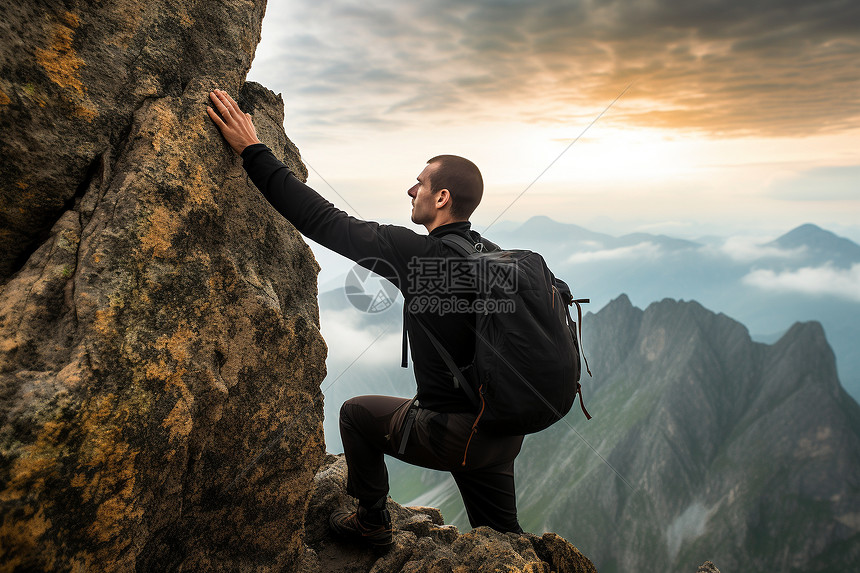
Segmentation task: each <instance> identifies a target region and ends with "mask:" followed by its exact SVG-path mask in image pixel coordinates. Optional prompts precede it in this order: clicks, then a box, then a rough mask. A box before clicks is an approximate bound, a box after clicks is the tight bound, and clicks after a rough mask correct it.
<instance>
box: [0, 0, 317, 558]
mask: <svg viewBox="0 0 860 573" xmlns="http://www.w3.org/2000/svg"><path fill="white" fill-rule="evenodd" d="M263 11H264V2H262V1H248V0H220V1H217V2H213V1H207V2H202V1H201V2H197V1H191V0H189V1H176V0H170V1H167V0H165V1H147V2H139V1H124V0H117V1H109V2H75V1H71V0H70V1H67V2H19V3H12V2H4V3H3V4H2V13H0V50H2V51H0V67H2V75H0V77H2V80H0V129H2V132H3V138H2V143H0V145H2V156H3V158H4V159H3V161H2V191H0V214H2V215H0V216H2V233H0V244H2V246H0V253H2V255H3V262H2V265H0V267H2V268H0V273H2V277H3V280H4V282H5V284H4V286H3V287H2V290H0V344H2V346H0V508H2V509H0V513H2V518H0V519H2V522H1V523H0V568H3V569H4V570H97V569H98V570H116V571H129V570H134V569H137V570H176V569H180V568H181V569H184V570H239V569H242V570H281V569H284V568H287V569H289V568H290V567H292V566H293V565H294V564H295V563H296V562H297V559H298V558H299V557H300V556H301V555H302V554H303V551H304V550H303V545H302V535H303V524H304V513H305V507H306V505H307V503H308V499H309V495H310V491H311V487H312V478H313V475H314V472H315V470H316V468H317V467H318V465H319V463H320V462H321V460H322V457H323V454H324V447H323V436H322V425H321V423H322V397H321V395H320V391H319V384H320V381H321V380H322V378H323V377H324V375H325V366H324V360H325V355H326V347H325V344H324V342H323V340H322V338H321V336H320V334H319V328H318V320H319V319H318V311H317V306H316V298H315V297H316V273H317V271H318V267H317V265H316V262H315V261H314V258H313V256H312V254H311V252H310V250H309V249H308V247H307V246H306V244H305V243H304V242H303V241H302V239H301V237H300V235H299V234H298V233H297V232H296V231H295V229H293V228H292V227H291V226H290V225H289V224H288V223H286V222H284V221H283V220H282V219H280V218H279V216H278V215H277V214H276V213H275V212H274V211H273V210H272V209H271V208H270V207H269V206H268V205H267V203H266V202H265V200H264V199H263V198H262V196H261V195H260V194H259V193H258V192H257V191H256V190H255V189H254V188H253V186H252V185H249V183H248V181H247V180H246V177H245V176H244V172H243V170H242V168H241V165H240V162H239V160H238V159H237V158H236V157H235V156H234V154H233V153H232V151H231V150H230V149H229V148H228V147H227V146H226V145H225V143H224V142H223V140H222V139H221V137H220V136H219V134H218V133H217V130H216V129H215V128H214V126H213V125H212V124H211V122H210V120H209V119H208V118H207V117H206V115H205V107H206V105H207V97H206V96H207V93H208V91H209V90H210V89H212V88H214V87H221V88H224V89H227V90H229V91H230V92H232V93H234V94H237V95H239V96H240V101H241V102H242V105H244V106H245V108H246V109H247V110H248V111H251V112H252V113H253V114H254V117H255V120H256V121H257V124H258V126H259V128H260V135H261V137H262V139H263V140H264V141H265V142H266V143H267V144H268V145H269V146H270V147H272V149H274V150H275V152H276V153H277V154H278V155H280V156H281V157H282V158H284V159H285V160H286V161H287V162H288V163H290V164H291V165H292V166H293V168H294V170H295V171H296V172H297V173H302V170H303V168H302V166H301V162H300V159H299V156H298V152H297V151H296V149H295V147H293V146H292V145H291V144H290V143H289V141H288V140H287V138H286V136H285V135H284V133H283V128H282V126H281V124H282V120H283V107H282V102H281V101H280V98H279V97H277V96H275V95H273V94H271V93H269V92H268V91H267V90H265V89H263V88H261V87H260V86H255V85H245V84H243V79H244V76H245V74H246V72H247V70H248V67H249V66H250V62H251V59H252V56H253V52H254V48H255V46H256V43H257V41H258V38H259V31H260V23H261V19H262V15H263ZM240 88H241V89H240Z"/></svg>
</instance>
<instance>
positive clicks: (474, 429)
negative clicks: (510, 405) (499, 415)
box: [460, 384, 484, 467]
mask: <svg viewBox="0 0 860 573" xmlns="http://www.w3.org/2000/svg"><path fill="white" fill-rule="evenodd" d="M483 389H484V385H483V384H482V385H481V386H479V387H478V394H479V395H480V396H481V411H480V412H478V417H477V418H475V423H474V424H472V433H471V434H469V440H468V441H467V442H466V449H465V451H463V463H462V464H460V465H461V466H463V467H465V466H466V456H467V455H469V444H471V443H472V436H474V435H475V433H476V432H477V431H478V422H480V421H481V416H483V415H484V393H483V392H481V390H483Z"/></svg>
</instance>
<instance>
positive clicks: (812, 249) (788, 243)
mask: <svg viewBox="0 0 860 573" xmlns="http://www.w3.org/2000/svg"><path fill="white" fill-rule="evenodd" d="M766 246H768V247H776V248H779V249H784V250H795V249H803V250H805V251H806V252H807V253H808V254H809V255H810V256H811V257H813V258H814V259H816V260H818V261H819V262H820V263H821V264H824V263H826V262H828V261H831V262H833V263H835V264H837V265H841V266H850V265H852V264H854V263H860V245H858V244H857V243H855V242H853V241H851V240H850V239H846V238H844V237H840V236H839V235H837V234H836V233H833V232H831V231H828V230H827V229H822V228H821V227H819V226H818V225H814V224H812V223H804V224H803V225H800V226H799V227H796V228H794V229H792V230H791V231H789V232H788V233H786V234H784V235H782V236H781V237H779V238H778V239H776V240H774V241H771V242H770V243H768V244H767V245H766Z"/></svg>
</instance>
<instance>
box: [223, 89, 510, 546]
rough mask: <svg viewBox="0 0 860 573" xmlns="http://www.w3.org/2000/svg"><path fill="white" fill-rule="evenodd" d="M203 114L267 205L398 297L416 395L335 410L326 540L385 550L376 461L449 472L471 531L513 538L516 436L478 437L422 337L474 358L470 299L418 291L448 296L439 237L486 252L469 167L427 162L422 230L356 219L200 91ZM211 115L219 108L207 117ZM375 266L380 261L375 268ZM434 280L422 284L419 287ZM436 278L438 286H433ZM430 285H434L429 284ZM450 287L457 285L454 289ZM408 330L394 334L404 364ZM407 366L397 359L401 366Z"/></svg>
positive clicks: (460, 358)
mask: <svg viewBox="0 0 860 573" xmlns="http://www.w3.org/2000/svg"><path fill="white" fill-rule="evenodd" d="M210 99H211V100H212V103H213V104H214V107H215V109H213V108H211V107H210V108H208V109H207V112H208V114H209V117H210V118H211V119H212V121H213V122H214V123H215V125H216V126H218V128H219V129H220V130H221V133H222V135H223V136H224V138H225V139H226V140H227V142H228V143H229V144H230V146H231V147H232V148H233V149H234V150H235V151H236V152H237V153H239V154H240V155H241V156H242V158H243V162H244V167H245V170H246V171H247V172H248V174H249V176H250V178H251V180H252V181H253V182H254V184H255V185H256V186H257V187H258V188H259V189H260V191H261V192H262V193H263V195H264V196H265V197H266V199H267V200H268V201H269V202H270V203H271V204H272V206H274V207H275V208H276V209H277V210H278V211H279V212H280V213H281V214H282V215H283V216H284V217H286V218H287V219H288V220H289V221H290V222H291V223H292V224H293V225H294V226H295V227H296V228H297V229H298V230H299V231H300V232H301V233H302V234H304V235H305V236H307V237H309V238H311V239H313V240H314V241H316V242H318V243H320V244H321V245H324V246H326V247H328V248H329V249H332V250H333V251H335V252H337V253H340V254H341V255H344V256H346V257H348V258H350V259H352V260H354V261H356V262H358V263H359V264H361V265H363V266H365V267H367V268H370V269H372V270H374V271H376V272H379V273H381V274H382V275H383V276H384V277H385V278H387V279H388V280H390V281H391V282H392V283H393V284H394V285H395V286H397V288H399V289H400V291H401V292H402V293H403V297H404V306H405V308H406V309H407V310H408V311H409V312H404V320H405V321H406V327H407V329H408V332H409V338H410V339H411V351H412V359H413V366H414V371H415V378H416V382H417V387H418V393H417V396H416V398H415V399H414V400H410V399H407V398H393V397H388V396H360V397H357V398H352V399H350V400H348V401H347V402H346V403H344V405H343V407H342V408H341V411H340V430H341V437H342V439H343V447H344V453H345V454H346V461H347V466H348V478H347V481H348V493H349V494H350V495H352V496H354V497H356V498H357V499H358V509H357V510H356V511H348V510H338V511H335V512H334V513H333V514H332V516H331V519H330V525H331V527H332V529H333V531H334V532H335V533H338V534H341V535H344V536H352V537H357V538H360V539H363V540H364V541H366V542H368V543H370V544H371V545H372V546H374V547H376V548H381V549H385V548H387V547H389V546H390V545H391V543H392V530H391V518H390V516H389V514H388V511H387V510H386V509H385V502H386V499H387V496H388V472H387V469H386V467H385V461H384V454H388V455H390V456H394V457H396V458H398V459H401V460H403V461H405V462H408V463H411V464H415V465H419V466H423V467H427V468H431V469H437V470H443V471H449V472H451V473H452V475H453V477H454V480H455V481H456V483H457V486H458V487H459V489H460V493H461V495H462V498H463V503H464V505H465V507H466V512H467V514H468V516H469V521H470V523H471V524H472V526H473V527H478V526H480V525H488V526H490V527H492V528H494V529H496V530H498V531H502V532H508V531H512V532H522V529H521V528H520V525H519V523H518V521H517V510H516V496H515V492H514V459H515V458H516V456H517V454H518V453H519V451H520V446H521V445H522V441H523V437H522V436H496V435H492V434H488V433H487V432H478V431H477V429H476V428H477V425H476V418H477V417H478V412H477V411H476V410H477V409H476V407H475V406H474V405H473V404H472V403H471V402H470V401H469V399H468V397H467V396H466V394H465V393H464V392H463V390H462V389H461V388H460V387H459V386H458V384H457V383H456V382H454V378H453V376H452V374H451V371H450V370H449V369H448V367H447V366H446V365H445V362H444V360H443V359H442V357H441V356H440V355H439V352H438V351H437V350H436V349H435V348H434V346H433V343H432V342H431V339H430V333H432V335H433V336H434V337H435V338H436V339H437V340H438V341H440V342H441V344H442V345H443V346H444V347H445V349H446V350H447V351H448V353H449V354H450V355H451V357H453V359H454V362H455V363H456V365H457V366H458V367H460V368H466V367H468V366H469V365H470V364H471V362H472V359H473V355H474V352H475V339H474V332H473V328H470V325H472V326H474V320H475V314H474V312H473V311H471V309H470V308H469V303H470V302H472V301H473V300H474V296H475V295H474V292H468V289H466V291H465V292H463V291H462V289H461V291H460V292H456V293H452V294H451V298H450V300H449V302H450V303H451V304H449V305H447V308H434V307H433V306H432V305H427V304H416V303H426V302H427V300H428V297H427V296H426V295H442V294H444V295H445V296H447V293H448V290H447V289H446V287H448V286H450V282H451V280H452V277H450V276H441V277H440V276H439V269H440V268H443V269H444V268H446V265H444V264H442V263H445V262H446V261H449V260H451V259H455V258H456V259H459V258H460V257H461V255H459V254H458V253H457V252H455V251H454V250H453V249H452V248H451V247H449V246H448V245H446V244H445V243H443V242H442V241H441V240H440V237H442V236H444V235H446V234H449V233H455V234H459V235H461V236H463V237H466V238H467V239H468V240H469V241H470V242H472V243H473V244H477V243H483V244H485V245H488V246H489V247H490V248H494V247H495V245H493V244H492V243H490V242H489V241H486V240H483V239H482V238H481V237H480V236H479V235H478V233H476V232H475V231H472V230H471V228H470V227H471V224H470V223H469V217H470V216H471V214H472V212H473V211H474V210H475V208H476V207H477V206H478V204H479V203H480V200H481V196H482V194H483V181H482V178H481V173H480V171H479V170H478V168H477V167H476V166H475V165H474V164H473V163H472V162H470V161H468V160H466V159H463V158H462V157H456V156H452V155H442V156H438V157H434V158H433V159H431V160H430V161H428V163H427V165H426V166H425V167H424V169H423V170H422V171H421V173H420V174H419V175H418V177H417V183H416V184H415V185H413V186H412V187H411V188H410V189H409V190H408V191H407V193H408V195H409V197H410V198H411V202H412V221H413V222H414V223H416V224H420V225H423V226H424V227H425V228H426V229H427V231H428V233H429V234H428V235H419V234H417V233H415V232H413V231H411V230H409V229H407V228H405V227H400V226H396V225H380V224H377V223H374V222H372V221H361V220H358V219H356V218H354V217H350V216H348V215H347V214H346V213H344V212H343V211H341V210H339V209H337V208H335V207H334V206H333V205H332V204H331V203H329V202H328V201H326V200H325V199H323V198H322V197H321V196H320V195H318V194H317V193H316V192H315V191H313V190H312V189H311V188H309V187H307V186H306V185H304V184H303V183H302V182H301V181H299V180H298V179H296V177H295V176H294V175H293V174H292V173H291V172H290V171H289V169H288V168H287V167H286V166H285V165H284V164H283V163H281V162H280V161H278V160H277V159H276V158H275V157H274V155H272V153H271V151H270V150H269V149H268V148H267V147H266V146H265V145H263V144H262V143H260V141H259V139H257V135H256V131H255V130H254V125H253V122H252V120H251V116H250V115H248V114H245V113H242V111H241V110H240V109H239V106H238V105H237V104H236V102H235V101H234V100H233V99H232V98H231V97H230V96H229V95H228V94H227V93H225V92H223V91H221V90H215V91H214V92H212V93H211V94H210ZM216 110H217V111H216ZM380 261H382V263H380ZM428 278H432V279H433V280H432V281H428V280H424V279H428ZM440 278H441V279H442V280H441V282H440V280H439V279H440ZM428 285H435V286H430V287H428ZM454 290H456V289H454ZM405 344H406V331H404V357H403V358H404V363H405V360H406V355H405ZM404 365H405V364H404Z"/></svg>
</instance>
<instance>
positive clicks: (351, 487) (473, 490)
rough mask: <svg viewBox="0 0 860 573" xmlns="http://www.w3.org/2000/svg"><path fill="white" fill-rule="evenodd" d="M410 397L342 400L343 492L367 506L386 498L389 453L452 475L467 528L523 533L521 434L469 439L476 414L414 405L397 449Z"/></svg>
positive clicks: (487, 435) (478, 436) (481, 433)
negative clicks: (518, 463) (517, 487)
mask: <svg viewBox="0 0 860 573" xmlns="http://www.w3.org/2000/svg"><path fill="white" fill-rule="evenodd" d="M411 402H412V401H411V400H410V399H409V398H393V397H391V396H358V397H356V398H352V399H351V400H348V401H346V402H345V403H344V404H343V406H342V407H341V409H340V435H341V439H342V440H343V449H344V453H345V454H346V463H347V466H348V468H349V475H348V493H349V494H350V495H352V496H354V497H356V498H358V501H359V503H360V504H361V505H363V506H365V507H367V508H369V507H371V506H372V505H373V504H374V503H376V502H377V501H378V500H380V499H381V498H383V497H385V496H387V495H388V469H387V468H386V467H385V460H384V454H388V455H390V456H394V457H396V458H398V459H400V460H403V461H404V462H407V463H410V464H413V465H417V466H421V467H425V468H430V469H434V470H442V471H449V472H451V474H452V475H453V476H454V480H455V481H456V482H457V487H458V488H459V489H460V495H461V496H462V498H463V504H464V505H465V506H466V513H467V515H468V516H469V523H471V525H472V527H478V526H480V525H488V526H490V527H492V528H493V529H495V530H497V531H501V532H507V531H515V532H521V531H522V529H521V528H520V525H519V523H518V522H517V499H516V493H515V491H514V459H515V458H516V457H517V454H519V452H520V447H521V446H522V443H523V437H522V436H495V435H490V434H487V433H486V432H481V431H480V430H479V431H478V432H477V433H475V434H474V436H472V439H471V442H469V436H470V435H471V433H472V424H473V422H474V421H475V414H468V413H458V414H444V413H439V412H432V411H430V410H427V409H424V408H419V409H418V410H417V414H416V417H415V422H414V424H413V426H412V430H411V432H410V433H409V437H408V440H407V444H406V448H405V451H404V452H403V454H398V450H399V449H400V442H401V436H402V433H403V427H404V422H405V420H406V416H407V413H408V411H409V407H410V404H411ZM467 443H468V451H467V450H466V445H467ZM464 458H465V465H464V463H463V462H464Z"/></svg>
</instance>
